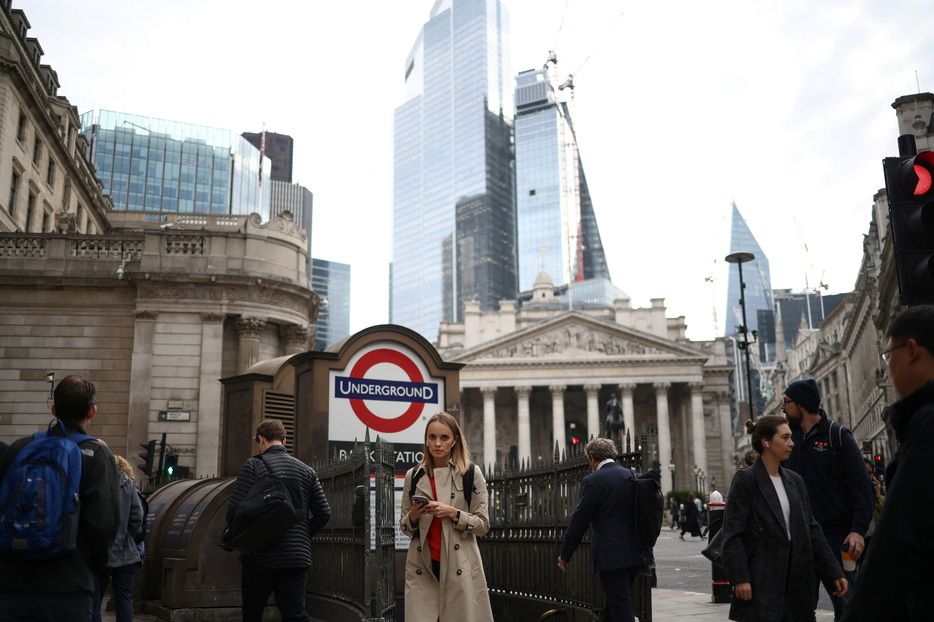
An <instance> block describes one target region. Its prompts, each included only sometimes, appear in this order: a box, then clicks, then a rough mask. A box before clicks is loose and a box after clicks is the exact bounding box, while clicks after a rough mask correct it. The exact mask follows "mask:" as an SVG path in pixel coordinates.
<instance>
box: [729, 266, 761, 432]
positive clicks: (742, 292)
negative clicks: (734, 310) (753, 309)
mask: <svg viewBox="0 0 934 622" xmlns="http://www.w3.org/2000/svg"><path fill="white" fill-rule="evenodd" d="M755 258H756V256H755V255H753V254H752V253H749V252H747V251H737V252H735V253H730V254H729V255H727V256H726V261H727V263H735V264H736V267H737V268H739V306H740V307H742V309H743V325H742V326H740V328H739V329H740V331H741V332H742V333H743V343H740V344H737V345H739V347H740V349H741V350H743V351H745V352H746V389H747V391H748V393H749V418H750V419H752V420H753V421H755V420H756V410H755V406H754V404H753V399H752V369H750V364H749V324H748V323H747V322H746V284H745V283H743V264H744V263H746V262H748V261H752V260H753V259H755Z"/></svg>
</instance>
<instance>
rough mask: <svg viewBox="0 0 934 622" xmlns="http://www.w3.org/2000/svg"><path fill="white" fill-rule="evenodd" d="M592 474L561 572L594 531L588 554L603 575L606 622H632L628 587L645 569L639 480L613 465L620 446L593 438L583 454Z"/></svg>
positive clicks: (566, 543)
mask: <svg viewBox="0 0 934 622" xmlns="http://www.w3.org/2000/svg"><path fill="white" fill-rule="evenodd" d="M584 451H585V452H586V454H587V458H588V460H590V466H591V468H592V469H593V473H591V474H590V475H588V476H587V477H585V478H584V479H583V480H582V481H581V486H580V495H579V497H578V500H577V508H576V509H575V510H574V514H573V515H572V516H571V521H570V523H569V524H568V528H567V532H566V533H565V535H564V544H563V545H562V546H561V555H559V556H558V568H560V569H561V570H562V571H563V570H564V569H565V567H566V565H567V564H568V563H569V562H570V561H571V556H572V555H574V551H575V550H576V549H577V546H578V545H579V544H580V542H581V538H583V537H584V532H585V531H586V530H587V526H588V525H590V526H591V536H590V554H591V562H592V563H591V567H592V570H593V572H599V573H600V583H601V585H603V591H604V593H605V594H606V608H605V609H604V610H603V617H602V620H603V622H633V621H634V620H635V617H634V615H633V610H632V596H631V594H630V585H631V584H632V580H633V579H634V578H635V576H636V574H637V573H638V572H639V568H640V566H641V565H642V555H641V552H640V551H639V543H638V541H637V539H636V514H635V496H636V481H635V478H634V477H633V474H632V471H630V470H629V469H627V468H625V467H624V466H623V465H621V464H619V463H618V462H616V461H615V460H614V458H615V457H616V445H615V444H614V443H613V441H611V440H610V439H608V438H595V439H593V440H591V441H590V442H589V443H587V447H586V448H585V450H584Z"/></svg>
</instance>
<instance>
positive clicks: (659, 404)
mask: <svg viewBox="0 0 934 622" xmlns="http://www.w3.org/2000/svg"><path fill="white" fill-rule="evenodd" d="M652 386H653V387H655V409H656V411H657V413H658V461H659V463H660V464H662V465H665V464H667V461H668V460H670V459H671V426H670V425H669V422H668V388H669V387H671V383H670V382H656V383H655V384H654V385H652ZM651 466H652V465H651V464H644V465H642V468H643V469H645V470H646V471H647V470H648V469H649V468H650V467H651Z"/></svg>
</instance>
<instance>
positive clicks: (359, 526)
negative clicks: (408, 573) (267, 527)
mask: <svg viewBox="0 0 934 622" xmlns="http://www.w3.org/2000/svg"><path fill="white" fill-rule="evenodd" d="M394 466H395V454H394V453H393V449H392V444H391V443H386V442H384V441H382V440H381V439H377V440H376V442H375V443H370V442H369V434H367V438H366V440H364V442H363V443H357V444H355V445H354V448H353V451H352V452H351V454H350V456H348V457H347V458H345V459H343V460H340V461H338V460H336V459H335V460H331V461H329V462H328V463H326V464H323V465H317V466H316V467H315V471H316V472H317V474H318V479H319V480H321V485H322V486H323V488H324V489H325V490H326V491H327V494H328V502H329V504H330V506H331V520H330V521H328V524H327V525H326V526H325V527H324V529H322V530H321V531H320V532H319V533H318V534H317V535H316V536H315V537H314V539H313V540H312V542H311V547H312V559H315V560H318V562H317V564H318V570H317V572H315V573H314V574H315V580H314V581H309V584H308V594H309V595H312V596H316V597H321V598H324V599H328V600H330V601H336V602H338V603H342V604H343V605H345V606H346V607H348V608H350V609H352V610H354V611H356V613H357V615H358V616H359V617H358V619H361V620H373V621H375V620H381V621H384V622H392V620H393V619H394V610H395V600H394V594H393V592H394V586H395V565H394V554H395V519H394V515H395V505H394V494H395V493H394ZM371 474H373V480H372V481H373V483H374V488H372V489H371V479H370V475H371ZM374 501H375V512H373V513H372V514H371V511H370V510H371V508H372V507H373V502H374ZM371 518H372V519H373V521H372V524H371Z"/></svg>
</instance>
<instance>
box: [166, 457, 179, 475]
mask: <svg viewBox="0 0 934 622" xmlns="http://www.w3.org/2000/svg"><path fill="white" fill-rule="evenodd" d="M177 471H178V454H168V455H167V456H166V457H165V474H166V475H168V476H169V477H171V476H173V475H178V472H177Z"/></svg>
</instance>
